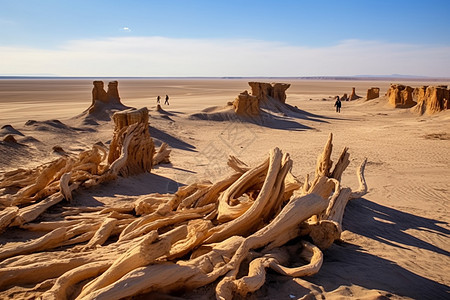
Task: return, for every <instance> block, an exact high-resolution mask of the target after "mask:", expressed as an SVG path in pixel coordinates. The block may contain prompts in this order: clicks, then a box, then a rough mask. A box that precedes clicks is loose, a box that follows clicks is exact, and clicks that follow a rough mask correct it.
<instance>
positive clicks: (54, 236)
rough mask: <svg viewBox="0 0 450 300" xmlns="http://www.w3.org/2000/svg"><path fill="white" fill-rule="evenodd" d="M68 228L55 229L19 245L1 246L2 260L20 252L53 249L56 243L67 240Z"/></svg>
mask: <svg viewBox="0 0 450 300" xmlns="http://www.w3.org/2000/svg"><path fill="white" fill-rule="evenodd" d="M66 233H67V228H64V227H63V228H58V229H55V230H53V231H51V232H49V233H47V234H46V235H44V236H42V237H40V238H38V239H36V240H33V241H30V242H26V243H21V244H19V245H14V246H11V247H8V246H7V245H6V246H4V247H3V248H0V260H3V259H5V258H8V257H12V256H16V255H19V254H27V253H32V252H37V251H42V250H46V249H51V248H53V247H54V246H55V245H58V244H60V243H61V242H62V241H64V240H66Z"/></svg>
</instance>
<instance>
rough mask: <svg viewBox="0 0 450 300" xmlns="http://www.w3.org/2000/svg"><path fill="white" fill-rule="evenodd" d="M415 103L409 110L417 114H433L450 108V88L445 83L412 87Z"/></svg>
mask: <svg viewBox="0 0 450 300" xmlns="http://www.w3.org/2000/svg"><path fill="white" fill-rule="evenodd" d="M413 94H414V96H415V97H416V99H417V105H416V106H414V107H413V108H412V109H411V110H412V111H413V112H416V113H419V114H424V113H427V114H434V113H437V112H440V111H443V110H447V109H450V89H448V88H447V86H445V85H439V86H422V87H418V88H415V89H414V92H413Z"/></svg>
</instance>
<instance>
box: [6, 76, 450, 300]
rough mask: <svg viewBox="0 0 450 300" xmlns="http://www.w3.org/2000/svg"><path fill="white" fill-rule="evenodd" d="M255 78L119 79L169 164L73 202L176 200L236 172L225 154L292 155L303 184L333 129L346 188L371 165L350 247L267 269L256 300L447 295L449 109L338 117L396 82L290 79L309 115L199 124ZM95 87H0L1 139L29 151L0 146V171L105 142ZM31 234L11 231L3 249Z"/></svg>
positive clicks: (202, 293) (373, 110)
mask: <svg viewBox="0 0 450 300" xmlns="http://www.w3.org/2000/svg"><path fill="white" fill-rule="evenodd" d="M98 80H101V78H99V79H98ZM104 81H105V83H106V82H107V81H108V79H105V80H104ZM247 81H249V80H248V79H205V80H200V79H196V80H194V79H170V80H163V79H161V80H159V79H152V80H149V79H140V80H137V79H136V80H131V79H122V80H119V92H120V96H121V99H122V103H124V104H125V105H127V106H132V107H136V108H140V107H143V106H147V107H148V108H149V109H150V126H151V129H150V133H151V135H152V136H153V137H154V138H155V139H156V143H157V144H159V143H160V142H161V141H164V142H167V143H168V144H169V145H170V146H171V147H172V149H173V150H172V155H171V161H172V163H171V164H170V165H160V166H157V167H156V169H155V170H154V172H153V173H152V174H146V175H139V176H136V177H130V178H126V179H120V180H119V181H118V182H116V183H114V184H106V185H103V186H101V187H96V188H94V189H92V190H86V191H83V192H80V193H78V194H76V196H75V199H74V203H73V205H86V204H93V205H98V204H99V203H100V204H101V203H106V202H111V201H114V199H115V198H118V197H121V196H124V195H141V194H147V193H152V192H160V193H165V192H174V191H175V190H176V189H177V187H178V186H180V185H182V184H187V183H190V182H193V181H197V180H199V179H202V178H207V179H209V180H211V181H215V180H217V179H220V178H222V177H223V175H224V174H228V173H229V170H228V167H227V166H226V157H227V156H228V155H229V154H233V155H236V156H238V157H239V158H240V159H242V160H243V161H245V162H247V163H248V164H255V163H258V162H259V161H261V160H262V159H263V158H265V157H266V155H267V153H268V152H269V150H270V149H271V148H273V147H279V148H280V149H282V150H283V151H285V152H288V153H290V155H291V157H292V159H293V161H294V166H293V173H294V175H296V176H297V177H298V178H299V179H300V180H303V178H304V176H305V175H306V174H307V173H309V174H310V175H312V174H313V171H314V166H315V162H316V157H317V154H318V153H319V152H320V151H321V149H322V148H323V145H324V144H325V142H326V139H327V137H328V135H329V133H330V132H332V133H333V135H334V149H335V152H334V155H333V158H334V159H337V155H338V153H339V151H340V150H341V149H342V148H343V147H344V146H348V147H349V148H350V150H349V152H350V155H351V157H350V158H351V164H350V167H349V168H348V169H347V171H346V173H345V174H344V177H343V184H344V185H348V186H350V187H354V188H356V187H357V178H356V176H355V175H354V169H355V168H356V167H357V166H358V165H359V163H360V162H361V161H362V160H363V159H364V157H367V158H368V164H367V167H366V180H367V184H368V186H369V193H368V194H367V195H366V196H365V197H364V198H360V199H356V200H353V201H352V202H350V203H349V205H348V206H347V208H346V212H345V215H344V229H345V231H344V233H343V241H342V242H339V243H336V244H334V245H333V246H332V247H331V248H329V249H328V250H327V251H325V253H324V254H325V261H324V264H323V267H322V269H321V270H320V272H319V273H318V274H316V275H314V276H311V277H307V278H289V277H283V276H280V275H276V274H275V273H270V274H269V276H268V278H267V280H266V285H265V286H264V287H263V288H261V290H259V291H258V292H257V293H255V294H254V295H251V296H250V298H253V299H257V298H258V299H259V298H266V299H297V298H300V297H302V296H304V295H305V294H307V293H308V292H310V291H313V292H314V293H315V294H316V297H317V298H318V299H323V297H325V298H326V299H333V298H336V299H346V298H355V299H384V298H391V299H398V298H402V299H403V298H406V299H407V298H413V299H448V298H450V294H449V291H450V287H449V285H450V277H449V275H448V274H450V256H449V254H450V252H449V251H450V226H449V222H450V217H449V207H450V176H449V175H448V171H449V167H450V156H449V149H450V111H444V112H441V113H438V114H435V115H432V116H428V115H424V116H418V115H415V114H413V113H411V112H410V110H409V109H393V108H391V107H390V106H389V105H388V104H387V100H386V99H385V98H384V97H380V98H379V99H374V100H370V101H365V99H364V98H363V99H361V100H356V101H351V102H343V106H342V110H341V113H336V112H335V111H334V108H333V104H334V100H333V99H332V97H334V96H335V95H342V94H344V93H347V94H349V93H350V92H351V88H352V87H356V92H357V94H358V95H360V96H363V97H364V96H365V94H366V91H367V89H368V88H370V87H379V88H380V89H381V91H380V94H381V95H384V94H385V93H386V91H387V89H388V87H389V82H385V81H325V80H321V81H313V80H303V81H302V80H284V81H283V82H286V83H291V87H290V88H289V89H288V90H287V96H288V97H287V103H289V104H291V105H293V106H297V107H298V108H299V109H301V110H303V114H302V116H301V117H295V118H294V117H288V116H283V115H273V116H271V117H270V118H271V119H270V120H265V121H264V122H263V124H262V125H261V124H259V125H258V124H254V123H249V122H241V121H237V120H222V121H213V120H203V119H201V118H200V119H199V118H196V117H194V116H193V114H196V113H199V112H201V111H202V110H204V112H212V111H215V110H217V108H220V107H223V106H225V105H226V103H227V102H228V101H233V99H234V98H235V97H236V96H237V95H238V94H239V93H240V92H242V91H244V90H250V87H249V86H248V85H247ZM258 81H267V82H271V81H273V80H271V79H267V80H261V79H258ZM400 83H403V84H407V85H411V86H413V87H416V86H420V85H424V84H428V83H426V82H406V81H403V82H400ZM431 84H433V85H437V84H448V83H446V82H442V83H437V82H433V83H431ZM91 90H92V80H88V79H80V80H68V79H66V80H44V79H41V80H25V79H24V80H0V112H1V113H0V126H3V127H2V129H0V139H1V140H3V138H4V137H5V136H6V135H7V134H14V136H15V137H16V139H17V141H18V142H19V143H20V144H21V145H22V146H20V147H12V146H10V145H8V144H7V143H5V142H0V143H1V144H0V172H5V171H7V170H11V169H16V168H19V167H22V168H23V167H31V166H36V165H39V164H42V163H43V162H45V161H50V160H52V159H55V158H57V157H58V156H57V154H56V153H54V152H52V147H53V146H61V147H62V148H63V149H64V150H66V151H67V152H71V153H78V152H80V151H82V150H85V149H88V148H90V147H91V145H92V144H93V143H95V142H97V141H101V142H103V143H105V144H108V143H109V141H110V140H111V138H112V124H111V123H110V122H99V125H96V126H86V125H83V124H82V123H81V118H80V117H77V116H78V115H80V114H81V113H82V112H83V111H84V110H85V109H86V108H87V107H88V106H89V105H90V103H91ZM166 94H168V95H169V96H170V105H162V106H163V109H164V110H165V111H166V112H167V113H166V114H161V113H158V112H157V111H156V110H155V105H156V96H157V95H160V96H161V97H162V98H164V96H165V95H166ZM205 109H206V110H205ZM28 120H34V121H36V122H27V121H28ZM26 122H27V123H26ZM5 125H11V126H12V128H13V129H12V128H11V127H9V126H5ZM14 130H15V131H14ZM24 238H25V237H21V236H16V235H15V234H14V233H8V232H7V233H4V234H3V235H1V236H0V244H5V243H7V242H10V241H18V240H21V239H24ZM0 295H1V294H0ZM179 296H181V297H185V298H192V299H194V298H204V299H207V298H209V297H212V296H213V294H212V289H200V290H197V291H191V292H187V293H185V294H183V295H179ZM141 298H142V299H145V297H144V296H143V297H141Z"/></svg>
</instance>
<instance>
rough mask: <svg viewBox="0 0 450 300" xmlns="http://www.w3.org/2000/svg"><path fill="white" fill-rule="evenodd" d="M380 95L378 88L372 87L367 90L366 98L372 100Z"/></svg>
mask: <svg viewBox="0 0 450 300" xmlns="http://www.w3.org/2000/svg"><path fill="white" fill-rule="evenodd" d="M378 97H380V88H377V87H372V88H370V89H368V90H367V100H372V99H375V98H378Z"/></svg>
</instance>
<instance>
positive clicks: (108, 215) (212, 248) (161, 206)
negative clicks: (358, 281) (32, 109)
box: [0, 121, 367, 299]
mask: <svg viewBox="0 0 450 300" xmlns="http://www.w3.org/2000/svg"><path fill="white" fill-rule="evenodd" d="M127 122H128V121H127ZM147 125H148V124H147ZM144 127H145V125H144ZM135 130H136V131H135ZM142 130H143V127H142V126H141V125H140V124H139V123H134V124H131V125H130V124H128V123H127V127H124V128H122V129H120V130H118V131H117V132H116V133H117V135H119V136H121V139H119V140H118V141H117V142H114V143H113V142H112V143H111V145H113V144H114V145H115V146H114V147H117V149H119V150H118V152H117V153H120V155H122V157H123V158H124V159H123V160H122V161H125V163H124V164H122V163H121V159H120V157H119V156H118V157H117V158H118V159H117V158H116V160H115V161H113V162H112V168H111V165H110V166H109V167H108V166H107V165H102V166H103V167H100V162H102V161H104V160H105V159H106V152H105V151H104V149H103V152H102V151H101V150H95V149H93V150H92V151H91V152H90V153H85V154H83V155H80V159H79V160H78V161H77V160H74V159H70V161H67V162H66V164H65V165H64V168H62V169H61V170H59V171H58V172H56V174H55V175H54V177H55V180H54V181H53V182H50V183H49V184H48V185H47V186H46V187H45V191H41V192H38V193H36V194H34V195H33V194H31V196H30V197H28V198H29V199H32V198H34V199H38V198H39V197H41V196H42V195H46V193H50V192H52V193H53V194H52V195H51V196H49V197H48V198H47V199H45V200H43V201H40V202H36V203H35V204H34V205H35V206H34V207H33V208H32V209H31V208H30V209H29V210H26V209H25V208H26V207H23V208H21V209H19V211H18V212H17V213H18V214H19V215H20V217H21V218H22V219H21V218H19V215H18V216H17V217H15V219H14V221H13V222H17V224H18V225H20V226H21V227H22V228H24V229H28V230H41V231H50V232H49V233H47V234H46V235H44V236H43V237H41V238H40V239H37V240H34V241H31V242H27V243H21V244H14V246H13V247H10V246H12V245H13V244H11V245H6V246H5V247H3V248H0V287H2V285H3V287H5V286H9V285H12V284H32V283H35V282H39V281H41V280H42V279H44V280H45V279H47V278H52V277H59V279H57V280H55V284H54V286H53V288H52V289H51V290H49V291H47V293H46V294H43V295H42V297H43V298H42V299H44V298H50V299H60V298H61V299H64V298H65V297H77V295H72V293H73V291H74V290H72V289H71V286H75V287H76V290H77V291H80V288H81V285H82V284H84V282H83V283H82V281H85V280H86V279H89V278H92V279H91V281H90V282H89V283H87V284H85V286H84V288H83V290H82V291H81V293H80V294H79V295H78V298H77V299H111V298H114V299H115V298H124V297H132V296H133V295H136V294H139V293H145V292H152V291H157V292H159V293H167V292H171V291H176V290H180V289H185V288H186V289H192V288H197V287H200V286H204V285H207V284H209V283H212V282H214V281H216V280H217V279H219V278H220V277H221V276H224V277H223V278H222V279H221V280H220V282H219V284H218V285H217V291H216V292H217V297H218V298H219V299H221V298H224V299H229V298H231V297H232V296H233V295H234V294H235V293H239V294H241V295H243V296H245V295H246V294H248V293H252V292H254V291H256V290H258V289H259V288H260V287H261V286H262V285H263V284H264V282H265V276H266V270H267V268H271V269H274V270H275V271H277V272H280V273H281V274H284V275H288V276H308V275H311V274H314V273H316V272H318V271H319V269H320V267H321V264H322V262H323V254H322V252H321V251H320V249H319V248H321V249H326V248H327V247H329V246H330V245H331V244H332V243H333V242H334V241H335V240H336V239H338V238H339V237H340V233H341V231H342V217H343V213H344V210H345V206H346V204H347V202H348V201H349V200H350V199H351V198H352V197H353V196H355V197H356V196H361V195H363V194H365V193H366V192H367V185H366V183H365V178H364V165H365V162H363V164H361V166H360V167H359V169H358V171H357V176H358V179H359V182H360V190H359V191H356V192H352V191H351V189H349V188H341V186H340V178H341V176H342V173H343V172H344V170H345V168H346V167H347V165H348V162H349V156H348V152H347V148H344V150H343V151H342V153H341V155H340V158H339V160H338V161H337V163H336V165H335V167H334V170H333V171H330V170H331V167H332V164H333V163H332V161H331V149H332V143H331V139H332V135H330V137H329V139H328V141H327V144H326V146H325V148H324V151H323V153H322V154H321V155H320V156H319V158H318V161H317V167H316V176H315V178H314V180H313V181H312V182H311V183H310V182H309V180H308V178H306V181H305V183H304V184H303V189H302V190H300V188H301V186H300V184H299V182H298V180H297V179H296V178H295V177H294V176H293V175H292V174H291V168H292V161H291V159H290V157H289V155H288V154H282V153H281V151H280V150H279V149H277V148H275V149H274V150H272V151H271V153H270V154H269V159H267V160H265V161H264V162H263V163H262V164H260V165H259V166H257V167H254V168H252V167H249V166H247V165H246V164H245V163H244V162H242V161H240V160H238V159H237V158H234V159H233V158H231V159H230V160H229V165H230V166H232V168H233V170H235V171H236V172H235V173H233V174H231V175H230V176H228V177H226V178H224V179H223V180H221V181H218V182H216V183H210V182H199V183H194V184H191V185H188V186H185V187H182V188H180V189H179V190H178V191H177V192H176V193H175V194H173V195H169V194H165V195H161V194H151V195H147V196H143V197H128V199H127V200H129V201H127V202H128V205H124V206H123V207H117V208H115V207H113V208H109V207H107V208H88V207H84V208H83V207H81V208H73V209H72V208H68V209H67V210H66V211H64V212H63V213H61V214H59V216H58V217H64V218H65V220H63V221H57V222H45V223H28V222H31V221H26V220H28V219H30V220H35V219H36V217H37V216H39V215H40V214H41V213H42V211H45V209H46V207H47V205H50V204H52V203H53V202H52V199H53V198H52V197H56V196H55V195H58V196H59V197H60V198H58V200H59V201H61V200H62V199H63V198H66V199H70V197H71V192H72V190H70V188H71V187H75V185H81V186H89V185H91V184H98V183H100V182H103V181H105V180H110V179H111V178H114V176H117V174H119V173H120V172H121V170H122V167H123V166H127V163H126V161H128V159H129V158H131V160H132V161H140V159H141V158H142V157H143V156H142V155H144V154H142V153H141V154H139V151H134V150H133V149H134V146H131V147H127V145H128V146H130V145H136V143H137V140H138V139H139V137H141V136H142V134H144V131H142ZM126 132H128V134H127V133H126ZM116 133H115V134H116ZM134 133H136V135H134ZM130 136H133V137H132V138H129V140H127V138H128V137H130ZM127 149H129V150H130V151H129V150H127ZM130 155H131V156H130ZM81 156H82V157H81ZM145 159H146V158H145ZM80 162H81V163H80ZM115 163H116V165H115V166H114V164H115ZM135 168H137V165H134V166H132V167H130V169H128V167H126V172H133V170H135ZM42 169H43V168H42ZM113 170H116V171H117V172H116V173H117V174H114V172H113ZM17 174H25V173H23V172H19V171H18V172H16V173H11V174H10V175H11V177H10V178H12V177H13V176H16V175H17ZM27 174H30V176H31V175H33V176H35V177H36V175H37V174H39V172H34V173H33V172H30V173H27ZM58 180H59V181H58ZM24 182H25V181H24ZM77 187H78V186H77ZM67 191H68V192H67ZM36 195H38V196H36ZM63 195H64V196H63ZM53 200H54V199H53ZM5 201H6V200H5ZM27 201H28V200H27ZM33 201H34V200H33ZM220 201H222V202H220ZM245 201H248V203H249V204H250V205H249V207H248V208H245V209H243V210H242V211H241V212H239V213H234V212H233V213H231V214H228V215H227V210H232V209H235V208H237V207H239V205H241V208H242V207H243V205H242V203H244V202H245ZM41 202H42V203H41ZM5 203H6V202H5ZM220 203H222V204H224V205H223V206H222V208H221V210H222V211H224V212H226V213H225V214H221V215H220V217H219V213H218V210H219V205H220ZM37 208H38V209H37ZM12 210H14V209H12ZM236 211H238V210H236ZM2 213H3V214H4V215H7V214H8V213H6V212H1V213H0V216H2ZM136 214H137V215H138V216H136ZM55 215H56V214H55ZM224 215H227V217H226V218H225V219H223V216H224ZM27 216H31V217H27ZM51 216H52V215H51V214H47V215H46V216H45V217H46V218H50V217H51ZM0 220H1V217H0ZM5 220H6V219H5ZM8 222H9V221H8ZM8 222H6V223H8ZM221 222H226V223H221ZM7 226H9V225H7ZM58 230H59V231H58ZM62 231H64V232H62ZM157 232H159V233H164V232H165V233H164V234H158V233H157ZM113 235H120V237H119V240H118V241H116V242H112V243H109V244H107V245H105V246H101V247H100V245H102V244H104V243H105V242H106V240H107V239H108V238H109V237H110V236H113ZM305 235H307V236H309V237H308V239H311V240H312V241H313V242H314V244H315V245H312V244H309V243H306V242H299V243H297V244H293V245H291V246H286V243H288V242H289V241H291V240H295V241H298V240H300V239H299V237H302V236H305ZM87 241H89V243H87V245H86V246H76V247H73V248H71V251H59V252H58V250H57V251H56V253H58V254H57V255H56V256H57V257H58V262H61V263H60V264H57V263H56V262H55V261H52V259H53V258H54V257H55V254H52V253H50V252H40V253H34V252H36V251H45V250H46V249H53V248H54V247H59V246H62V245H72V244H79V243H85V242H87ZM295 247H297V248H298V249H300V247H303V251H302V254H301V255H302V256H303V257H304V258H305V259H306V260H307V261H309V263H308V264H307V265H305V266H301V267H296V268H291V267H289V265H287V264H288V263H289V261H290V260H289V257H292V254H293V253H297V252H292V251H293V250H292V249H293V248H295ZM12 248H17V249H18V250H17V251H16V250H14V251H12V252H11V251H10V250H12ZM291 248H292V249H291ZM289 249H291V250H289ZM256 251H260V252H256ZM290 251H291V252H290ZM22 253H23V254H26V253H33V254H29V255H23V256H21V255H20V254H22ZM2 255H3V256H2ZM188 255H190V259H189V260H180V258H184V257H187V256H188ZM8 257H9V258H8ZM2 259H3V261H1V260H2ZM247 260H249V261H251V262H250V268H249V273H248V274H247V275H246V276H244V277H241V278H238V277H237V276H238V273H239V272H242V265H243V262H244V261H247ZM30 272H34V273H33V274H30ZM37 274H39V276H41V277H42V278H39V277H38V275H37Z"/></svg>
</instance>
